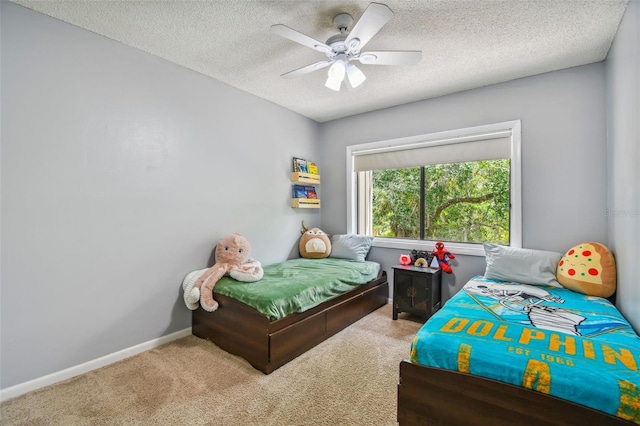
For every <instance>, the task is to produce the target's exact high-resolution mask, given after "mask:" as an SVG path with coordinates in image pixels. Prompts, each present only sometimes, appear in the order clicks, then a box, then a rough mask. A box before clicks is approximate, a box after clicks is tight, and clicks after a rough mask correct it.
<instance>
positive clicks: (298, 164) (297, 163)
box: [293, 157, 309, 173]
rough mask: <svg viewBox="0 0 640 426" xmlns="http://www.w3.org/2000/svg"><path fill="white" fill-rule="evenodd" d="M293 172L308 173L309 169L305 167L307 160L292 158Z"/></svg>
mask: <svg viewBox="0 0 640 426" xmlns="http://www.w3.org/2000/svg"><path fill="white" fill-rule="evenodd" d="M293 171H294V172H302V173H309V167H308V165H307V160H305V159H302V158H296V157H293Z"/></svg>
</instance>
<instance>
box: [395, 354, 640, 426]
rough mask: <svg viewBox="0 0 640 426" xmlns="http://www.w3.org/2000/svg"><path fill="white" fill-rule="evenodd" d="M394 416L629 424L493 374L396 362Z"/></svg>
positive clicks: (581, 425)
mask: <svg viewBox="0 0 640 426" xmlns="http://www.w3.org/2000/svg"><path fill="white" fill-rule="evenodd" d="M398 422H399V423H400V425H401V426H407V425H464V426H476V425H477V426H486V425H491V426H501V425H504V426H507V425H509V426H511V425H535V426H538V425H563V426H609V425H620V426H622V425H626V426H628V425H633V424H635V423H632V422H630V421H627V420H623V419H621V418H620V417H615V416H611V415H609V414H606V413H603V412H601V411H597V410H593V409H591V408H588V407H585V406H583V405H579V404H575V403H573V402H570V401H566V400H563V399H560V398H556V397H554V396H550V395H547V394H544V393H541V392H537V391H534V390H530V389H525V388H521V387H518V386H514V385H510V384H508V383H502V382H499V381H496V380H492V379H486V378H483V377H478V376H472V375H470V374H466V373H460V372H457V371H449V370H444V369H440V368H433V367H426V366H422V365H417V364H413V363H411V362H410V361H407V360H404V361H402V362H401V363H400V382H399V384H398Z"/></svg>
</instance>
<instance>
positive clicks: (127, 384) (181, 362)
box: [0, 305, 421, 426]
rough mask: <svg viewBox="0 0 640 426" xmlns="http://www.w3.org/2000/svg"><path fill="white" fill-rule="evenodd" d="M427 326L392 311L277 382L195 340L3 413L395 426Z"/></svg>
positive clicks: (105, 420)
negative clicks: (411, 361)
mask: <svg viewBox="0 0 640 426" xmlns="http://www.w3.org/2000/svg"><path fill="white" fill-rule="evenodd" d="M420 326H421V323H420V322H418V321H417V320H415V319H411V318H409V317H404V318H403V319H398V320H397V321H393V320H392V319H391V305H385V306H383V307H382V308H380V309H379V310H377V311H375V312H373V313H372V314H370V315H368V316H366V317H365V318H363V319H361V320H360V321H358V322H356V323H355V324H353V325H351V326H350V327H348V328H346V329H345V330H343V331H341V332H340V333H338V334H337V335H335V336H333V337H331V338H330V339H328V340H327V341H325V342H323V343H321V344H320V345H318V346H316V347H315V348H313V349H311V350H310V351H309V352H307V353H305V354H303V355H301V356H299V357H298V358H296V359H295V360H293V361H291V362H290V363H288V364H286V365H285V366H283V367H281V368H279V369H278V370H276V371H274V372H273V373H271V374H270V375H264V374H262V373H261V372H259V371H258V370H255V369H254V368H253V367H251V366H250V365H249V363H247V362H246V361H244V360H243V359H241V358H239V357H236V356H234V355H230V354H228V353H227V352H224V351H223V350H221V349H219V348H218V347H217V346H215V345H214V344H212V343H211V342H209V341H206V340H201V339H199V338H197V337H194V336H189V337H185V338H182V339H179V340H176V341H174V342H171V343H168V344H166V345H164V346H161V347H159V348H157V349H153V350H150V351H147V352H144V353H142V354H139V355H136V356H134V357H131V358H128V359H126V360H123V361H120V362H117V363H115V364H112V365H109V366H106V367H103V368H100V369H98V370H95V371H92V372H89V373H86V374H83V375H81V376H78V377H75V378H73V379H69V380H67V381H65V382H62V383H58V384H55V385H52V386H49V387H46V388H44V389H40V390H37V391H34V392H31V393H28V394H26V395H22V396H20V397H17V398H14V399H12V400H9V401H5V402H3V403H2V404H1V405H0V424H2V425H136V424H141V425H147V424H151V425H367V426H371V425H395V424H397V423H396V392H397V391H396V386H397V383H398V368H399V367H398V366H399V363H400V361H401V360H402V359H403V358H407V357H408V355H409V346H410V343H411V339H412V338H413V336H414V334H415V333H416V332H417V331H418V329H419V328H420Z"/></svg>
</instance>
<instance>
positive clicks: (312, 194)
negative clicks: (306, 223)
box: [304, 186, 318, 198]
mask: <svg viewBox="0 0 640 426" xmlns="http://www.w3.org/2000/svg"><path fill="white" fill-rule="evenodd" d="M304 189H305V191H306V192H307V198H318V194H317V193H316V187H315V186H305V187H304Z"/></svg>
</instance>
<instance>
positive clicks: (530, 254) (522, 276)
mask: <svg viewBox="0 0 640 426" xmlns="http://www.w3.org/2000/svg"><path fill="white" fill-rule="evenodd" d="M483 246H484V252H485V255H486V259H487V269H486V270H485V273H484V277H485V278H488V279H493V280H500V281H515V282H518V283H523V284H532V285H549V286H552V287H562V286H561V285H560V284H559V283H558V281H557V280H556V268H557V267H558V262H559V261H560V259H561V258H562V253H556V252H553V251H543V250H530V249H522V248H514V247H507V246H501V245H498V244H493V243H484V244H483Z"/></svg>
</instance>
